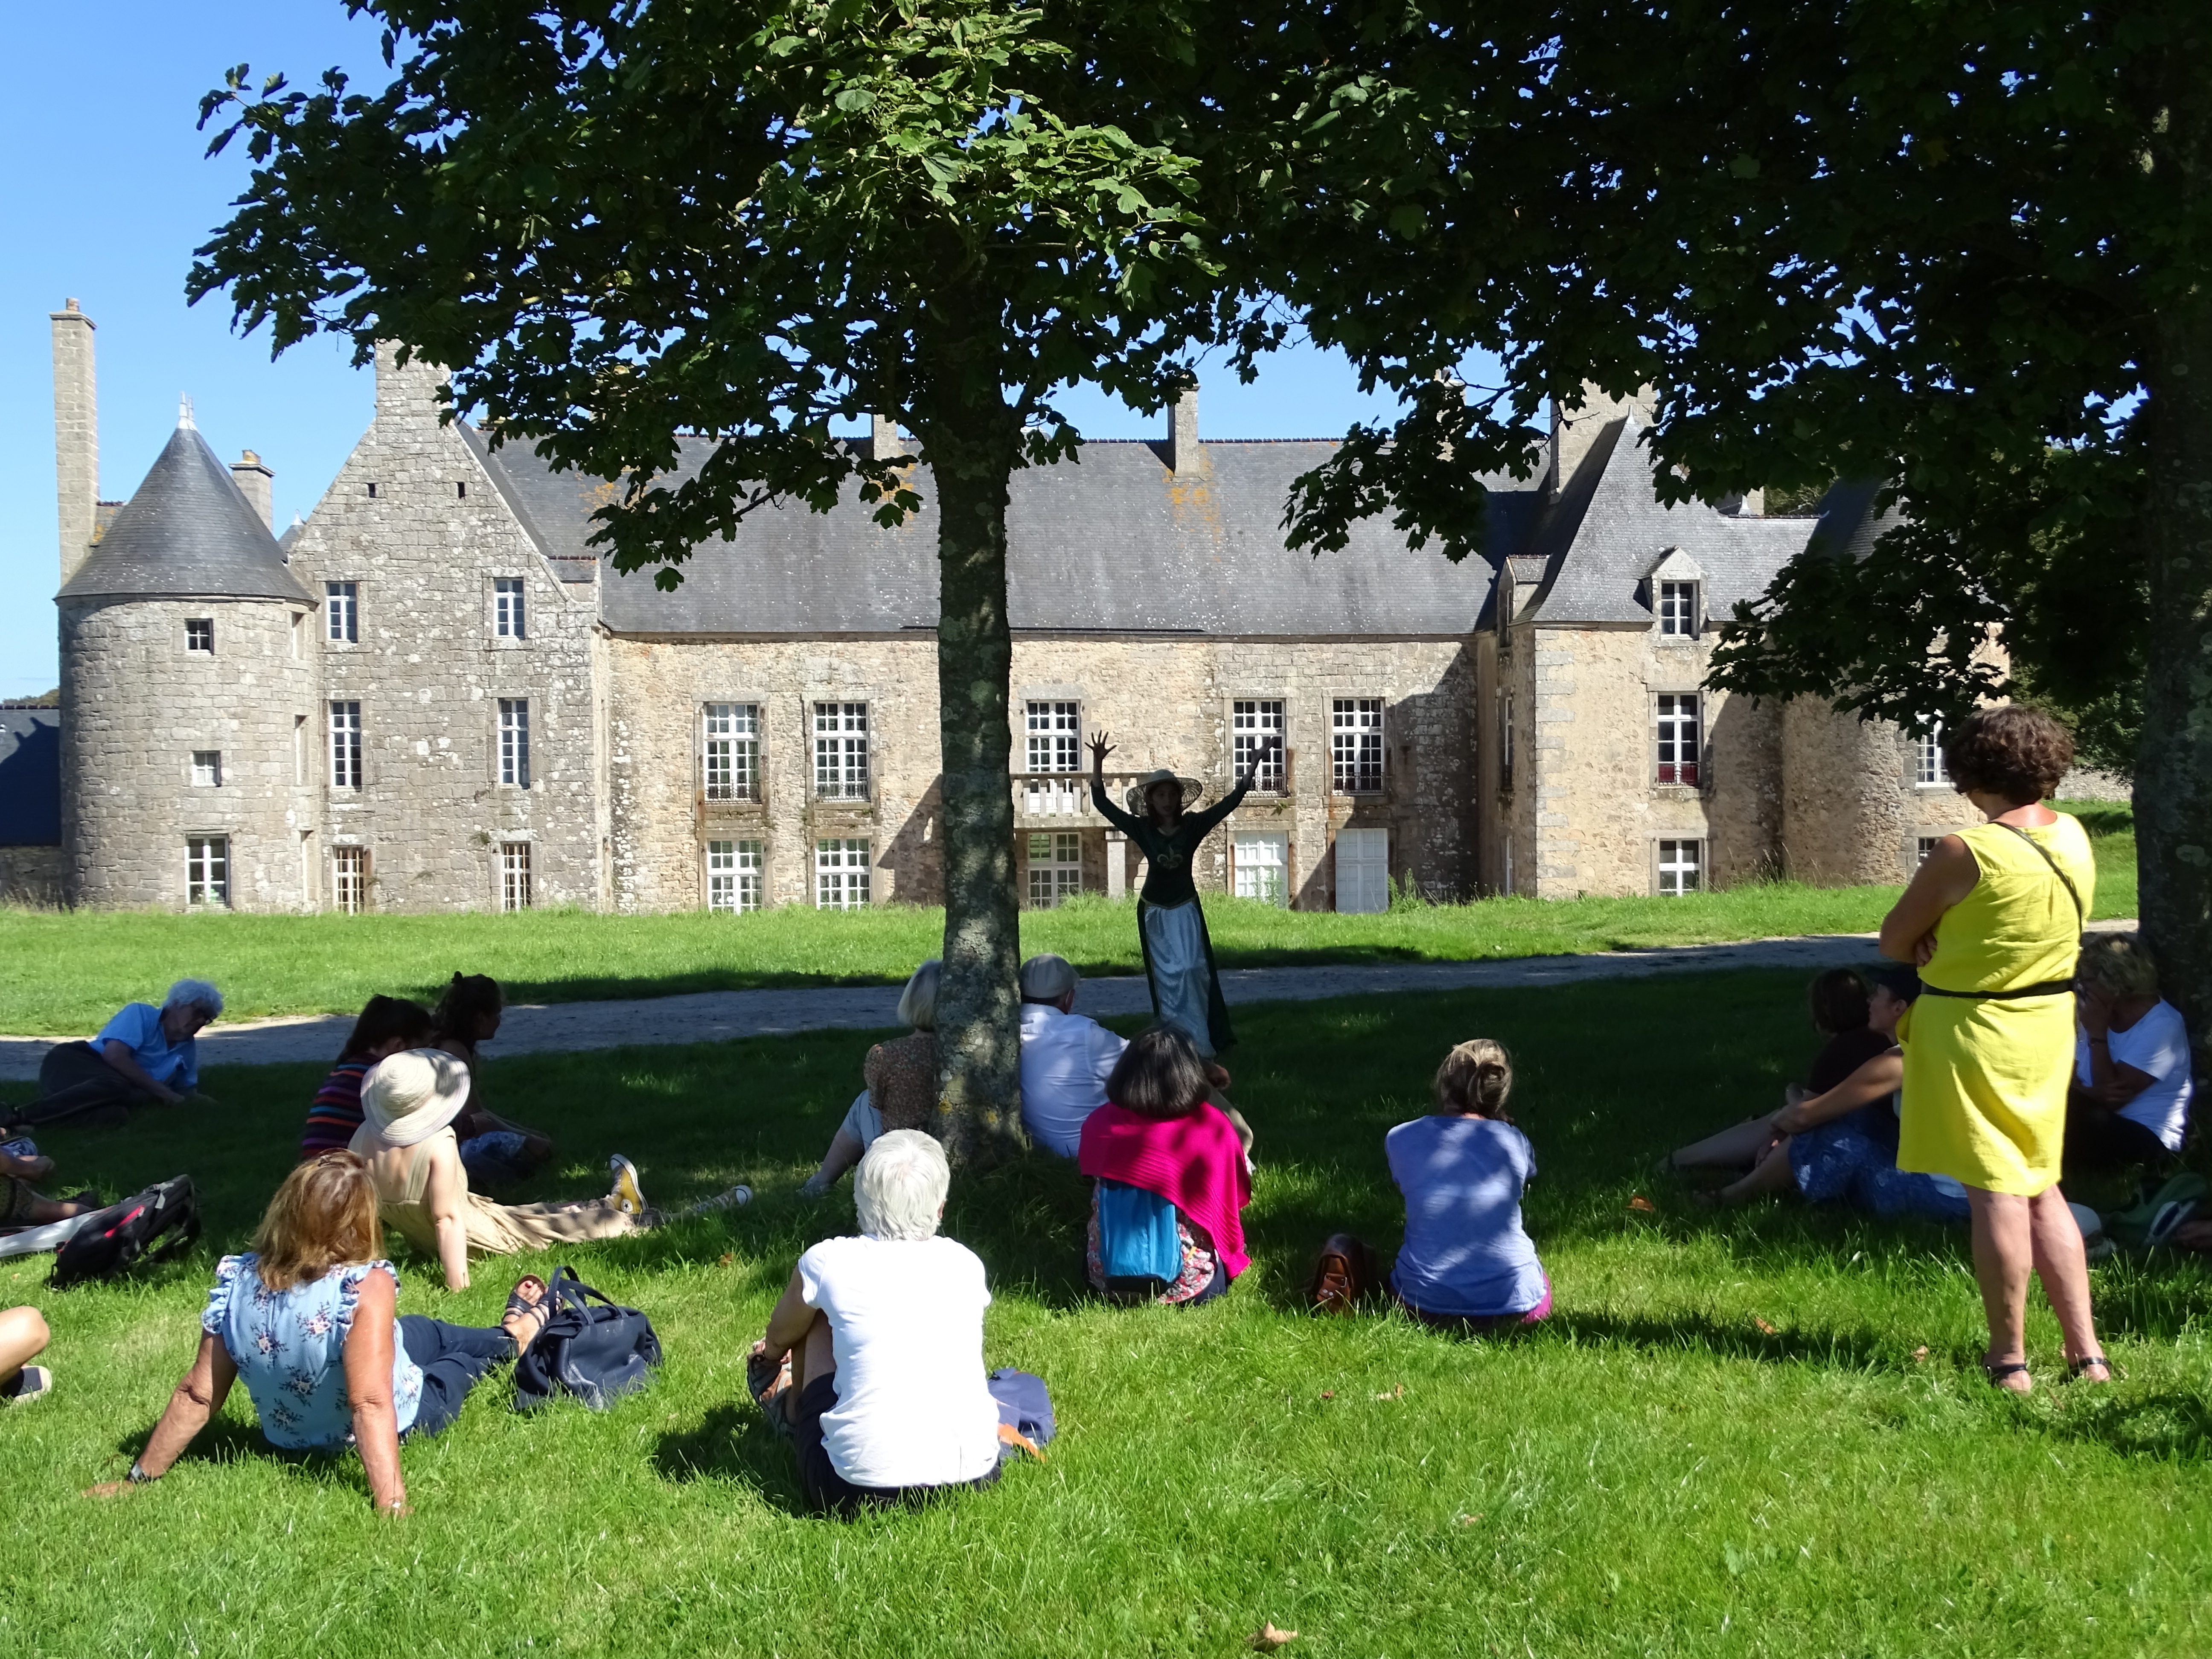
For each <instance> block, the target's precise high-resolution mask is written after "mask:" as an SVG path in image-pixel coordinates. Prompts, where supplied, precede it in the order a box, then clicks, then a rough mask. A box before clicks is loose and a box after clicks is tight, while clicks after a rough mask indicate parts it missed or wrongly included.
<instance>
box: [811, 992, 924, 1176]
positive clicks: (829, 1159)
mask: <svg viewBox="0 0 2212 1659" xmlns="http://www.w3.org/2000/svg"><path fill="white" fill-rule="evenodd" d="M943 970H944V963H942V962H940V961H939V960H938V959H937V958H936V957H931V958H930V959H929V960H928V961H927V962H925V963H922V964H921V967H919V968H917V969H915V970H914V977H913V978H911V979H909V980H908V981H907V982H906V989H905V990H903V991H902V992H900V993H899V1000H898V1017H899V1023H900V1024H902V1025H904V1026H906V1027H908V1033H907V1035H906V1036H902V1037H894V1038H892V1039H891V1040H890V1042H878V1044H876V1046H875V1047H874V1048H871V1049H869V1050H868V1057H867V1058H866V1060H863V1061H862V1062H861V1063H860V1076H861V1079H862V1080H863V1081H864V1082H866V1085H867V1087H866V1088H865V1089H863V1090H861V1091H860V1093H859V1094H857V1095H855V1096H854V1097H853V1103H852V1105H851V1107H850V1108H849V1109H847V1111H846V1113H845V1121H843V1122H842V1123H841V1124H839V1125H838V1126H837V1133H836V1134H834V1135H832V1136H830V1137H829V1151H828V1152H824V1153H823V1155H822V1164H821V1167H820V1168H819V1169H817V1170H815V1171H814V1173H813V1174H812V1175H811V1176H807V1178H806V1181H805V1184H804V1185H803V1186H801V1187H800V1188H799V1196H800V1197H802V1198H821V1197H823V1196H824V1195H826V1194H828V1192H829V1189H830V1188H832V1187H834V1186H836V1184H837V1182H839V1181H840V1180H841V1179H842V1178H843V1176H844V1174H845V1171H846V1170H849V1169H851V1168H852V1167H853V1166H854V1164H858V1163H859V1162H860V1155H861V1154H862V1153H863V1152H866V1151H867V1150H868V1148H869V1147H871V1146H874V1145H875V1144H876V1137H877V1136H878V1135H880V1134H884V1133H888V1132H890V1130H893V1129H920V1128H922V1127H926V1126H927V1124H928V1122H929V1121H930V1118H931V1115H933V1113H934V1112H935V1111H936V1110H937V982H938V977H939V975H940V974H941V973H942V972H943Z"/></svg>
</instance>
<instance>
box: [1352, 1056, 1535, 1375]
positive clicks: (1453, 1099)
mask: <svg viewBox="0 0 2212 1659" xmlns="http://www.w3.org/2000/svg"><path fill="white" fill-rule="evenodd" d="M1435 1089H1436V1102H1437V1109H1436V1110H1435V1111H1434V1112H1433V1113H1431V1115H1428V1116H1427V1117H1419V1118H1415V1119H1414V1120H1413V1121H1412V1122H1410V1123H1401V1124H1400V1125H1399V1126H1398V1127H1396V1128H1395V1129H1393V1130H1391V1131H1390V1133H1389V1134H1388V1135H1387V1136H1385V1137H1384V1138H1383V1151H1384V1153H1385V1155H1386V1156H1387V1157H1388V1158H1389V1160H1390V1178H1391V1179H1392V1180H1394V1181H1395V1182H1397V1183H1398V1188H1399V1190H1400V1191H1401V1192H1402V1193H1404V1194H1405V1195H1406V1242H1405V1243H1404V1245H1403V1246H1402V1247H1401V1249H1400V1250H1399V1252H1398V1263H1397V1266H1396V1267H1394V1268H1393V1269H1392V1270H1391V1273H1390V1289H1391V1291H1393V1292H1394V1293H1395V1295H1396V1297H1397V1298H1398V1300H1399V1301H1400V1302H1401V1303H1402V1304H1405V1307H1406V1309H1407V1311H1408V1312H1410V1313H1412V1314H1413V1316H1414V1317H1416V1318H1418V1319H1420V1320H1423V1321H1425V1322H1427V1323H1430V1324H1437V1325H1447V1326H1452V1327H1456V1328H1462V1329H1467V1330H1472V1331H1487V1330H1504V1329H1510V1328H1514V1327H1516V1326H1521V1325H1527V1324H1532V1323H1534V1322H1535V1321H1537V1320H1540V1319H1542V1318H1544V1317H1546V1316H1547V1315H1549V1314H1550V1312H1551V1311H1552V1280H1551V1277H1550V1275H1548V1274H1547V1273H1545V1271H1544V1265H1543V1263H1542V1262H1541V1261H1538V1260H1537V1258H1536V1247H1535V1245H1534V1244H1533V1243H1530V1242H1529V1238H1528V1233H1527V1231H1524V1230H1523V1228H1522V1225H1521V1194H1522V1190H1523V1189H1524V1188H1526V1187H1527V1186H1528V1180H1529V1177H1530V1176H1534V1174H1535V1173H1536V1154H1535V1151H1534V1148H1533V1147H1531V1146H1529V1144H1528V1136H1526V1135H1524V1134H1522V1133H1521V1131H1520V1130H1519V1129H1518V1128H1517V1127H1515V1125H1514V1122H1513V1120H1512V1119H1511V1118H1510V1117H1509V1116H1507V1115H1506V1112H1505V1103H1506V1100H1507V1098H1508V1097H1510V1095H1511V1094H1512V1092H1513V1062H1512V1060H1511V1059H1510V1057H1509V1056H1508V1055H1507V1054H1506V1052H1505V1050H1504V1048H1502V1047H1501V1046H1500V1045H1498V1043H1495V1042H1492V1041H1491V1040H1490V1039H1489V1038H1487V1037H1476V1038H1474V1040H1473V1041H1471V1042H1462V1043H1461V1044H1460V1045H1459V1046H1458V1047H1457V1048H1454V1049H1453V1050H1452V1051H1451V1052H1450V1053H1449V1054H1446V1055H1445V1056H1444V1061H1443V1065H1442V1066H1438V1067H1437V1076H1436V1085H1435Z"/></svg>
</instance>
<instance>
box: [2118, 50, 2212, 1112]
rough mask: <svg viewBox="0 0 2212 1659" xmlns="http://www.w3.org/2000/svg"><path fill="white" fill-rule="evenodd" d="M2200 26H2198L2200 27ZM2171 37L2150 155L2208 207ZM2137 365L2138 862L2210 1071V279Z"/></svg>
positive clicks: (2204, 137) (2169, 312)
mask: <svg viewBox="0 0 2212 1659" xmlns="http://www.w3.org/2000/svg"><path fill="white" fill-rule="evenodd" d="M2200 40H2201V36H2200ZM2191 44H2196V43H2194V42H2188V43H2183V44H2182V45H2178V46H2174V47H2172V48H2170V49H2169V50H2170V54H2171V55H2170V58H2169V63H2170V66H2171V67H2172V70H2174V71H2175V80H2176V83H2177V86H2178V88H2179V89H2180V90H2183V91H2185V92H2186V93H2187V94H2188V95H2185V96H2179V97H2175V98H2173V99H2172V100H2170V101H2167V102H2166V104H2165V107H2166V110H2167V111H2168V112H2170V122H2171V125H2170V126H2168V127H2167V129H2166V131H2165V132H2163V133H2162V134H2161V135H2160V139H2159V141H2157V142H2156V143H2154V149H2153V168H2154V173H2156V174H2157V175H2159V176H2160V179H2161V180H2162V182H2163V184H2164V185H2165V187H2166V190H2168V191H2172V192H2174V193H2175V194H2176V195H2177V196H2179V197H2180V198H2181V199H2182V200H2183V201H2184V202H2185V203H2187V204H2191V206H2192V207H2193V210H2194V212H2193V213H2191V214H2188V215H2177V217H2178V218H2182V219H2184V221H2185V222H2186V219H2188V218H2193V217H2194V216H2195V215H2197V214H2201V213H2203V211H2204V210H2205V206H2206V198H2207V196H2208V193H2212V108H2208V106H2207V105H2206V103H2205V101H2204V100H2203V99H2202V98H2201V97H2200V96H2197V95H2196V93H2195V89H2194V88H2193V86H2191V85H2189V84H2186V83H2189V82H2193V81H2194V78H2195V77H2194V76H2193V75H2191V74H2189V73H2188V72H2187V71H2186V70H2185V69H2184V67H2183V63H2182V61H2181V60H2185V59H2186V58H2189V57H2190V56H2191V53H2189V52H2187V51H2186V50H2185V46H2187V45H2191ZM2165 301H2166V302H2165V303H2164V304H2163V305H2162V306H2161V307H2160V312H2159V313H2158V316H2157V319H2156V320H2155V323H2154V325H2153V329H2152V334H2151V338H2152V349H2151V353H2150V358H2151V361H2150V362H2148V363H2147V364H2146V365H2145V374H2144V379H2145V381H2146V384H2148V386H2149V387H2150V398H2149V401H2148V404H2147V405H2146V407H2145V410H2144V422H2145V426H2144V433H2145V441H2146V443H2147V445H2148V471H2149V491H2148V494H2149V499H2148V501H2146V502H2145V503H2144V507H2143V517H2142V526H2143V537H2144V543H2145V552H2146V554H2147V555H2148V563H2149V574H2150V638H2149V641H2148V644H2149V650H2148V666H2147V669H2146V671H2145V674H2144V680H2143V729H2142V751H2141V753H2140V755H2139V757H2138V758H2137V761H2136V783H2135V808H2136V836H2137V841H2136V849H2137V850H2136V860H2137V869H2138V872H2139V873H2140V877H2141V881H2142V896H2141V908H2142V928H2143V933H2144V936H2145V938H2146V939H2147V941H2148V944H2149V945H2150V947H2151V950H2152V952H2153V953H2154V956H2155V957H2157V960H2158V964H2159V979H2160V984H2161V986H2162V987H2163V988H2164V990H2165V993H2166V998H2167V1000H2170V1001H2171V1002H2172V1003H2173V1004H2174V1005H2175V1006H2177V1007H2179V1009H2180V1010H2181V1012H2182V1014H2183V1016H2184V1018H2185V1019H2186V1020H2187V1022H2188V1024H2189V1030H2190V1034H2191V1036H2192V1037H2193V1038H2194V1040H2195V1043H2196V1048H2197V1076H2199V1077H2200V1078H2201V1077H2204V1076H2206V1075H2208V1074H2209V1073H2212V292H2208V290H2207V289H2206V288H2205V286H2204V285H2203V284H2202V283H2198V284H2197V285H2195V286H2193V287H2191V289H2189V290H2188V291H2187V292H2185V293H2179V294H2173V295H2167V296H2165Z"/></svg>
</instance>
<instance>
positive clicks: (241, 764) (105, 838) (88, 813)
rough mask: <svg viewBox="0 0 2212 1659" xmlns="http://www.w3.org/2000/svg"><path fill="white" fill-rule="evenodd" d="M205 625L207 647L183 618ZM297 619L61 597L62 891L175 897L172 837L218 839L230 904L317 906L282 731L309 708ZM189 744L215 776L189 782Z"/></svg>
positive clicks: (309, 666) (309, 684) (305, 830)
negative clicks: (208, 782) (190, 638)
mask: <svg viewBox="0 0 2212 1659" xmlns="http://www.w3.org/2000/svg"><path fill="white" fill-rule="evenodd" d="M196 618H197V619H206V620H210V621H212V622H213V623H214V624H215V650H214V652H213V653H211V654H210V653H200V652H191V651H187V650H186V649H185V623H186V622H187V621H188V620H191V619H196ZM308 621H309V617H308V613H307V612H304V611H301V610H300V609H299V607H297V606H296V605H290V604H288V603H286V602H284V601H282V600H240V599H137V600H111V599H74V600H70V601H66V602H64V604H63V605H62V606H61V661H62V707H63V708H64V709H65V710H67V711H68V718H67V719H66V720H64V721H63V722H62V845H63V847H64V848H66V849H67V858H66V860H65V864H66V868H65V875H64V895H65V896H66V898H67V899H68V902H70V903H72V904H82V905H93V906H100V907H131V906H140V905H155V906H160V907H161V908H182V907H183V905H184V904H185V838H186V837H187V836H226V837H228V841H229V890H230V904H231V906H232V908H235V909H240V910H262V911H266V910H297V909H301V908H310V907H311V906H312V905H313V902H314V895H315V877H314V863H313V860H314V851H313V849H314V843H315V830H316V829H317V824H318V814H317V812H316V811H315V810H314V805H315V803H314V799H313V792H312V790H311V789H310V788H309V787H308V786H307V781H305V779H304V778H303V776H302V775H301V770H300V769H299V767H298V766H297V765H296V763H295V750H294V725H295V720H297V718H298V717H299V716H301V715H304V714H308V713H309V712H310V711H311V710H312V709H313V708H314V697H315V691H314V684H315V663H314V657H313V649H312V647H311V645H310V643H309V641H308V640H307V623H308ZM195 750H214V751H216V753H218V754H219V755H220V756H221V757H222V761H221V770H220V774H219V775H220V777H221V780H222V781H221V782H220V784H219V785H216V786H214V787H208V786H205V785H196V784H195V783H194V782H193V769H192V756H193V753H194V751H195Z"/></svg>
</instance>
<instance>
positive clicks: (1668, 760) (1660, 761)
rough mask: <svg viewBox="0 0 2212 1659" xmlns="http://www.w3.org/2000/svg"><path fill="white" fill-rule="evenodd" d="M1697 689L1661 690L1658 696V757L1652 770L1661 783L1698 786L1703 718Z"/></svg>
mask: <svg viewBox="0 0 2212 1659" xmlns="http://www.w3.org/2000/svg"><path fill="white" fill-rule="evenodd" d="M1698 701H1699V696H1698V693H1696V692H1695V691H1681V692H1674V691H1662V692H1661V693H1660V694H1659V696H1658V699H1657V704H1658V708H1657V715H1656V727H1657V738H1656V741H1657V758H1656V770H1655V772H1654V774H1653V775H1654V776H1655V778H1656V780H1657V781H1659V782H1661V783H1672V784H1680V785H1682V786H1684V787H1688V788H1695V787H1697V785H1698V778H1699V771H1700V767H1699V761H1700V759H1701V758H1702V754H1701V750H1700V744H1702V742H1703V740H1704V738H1703V726H1704V721H1703V720H1702V718H1701V715H1700V713H1699V707H1698Z"/></svg>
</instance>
